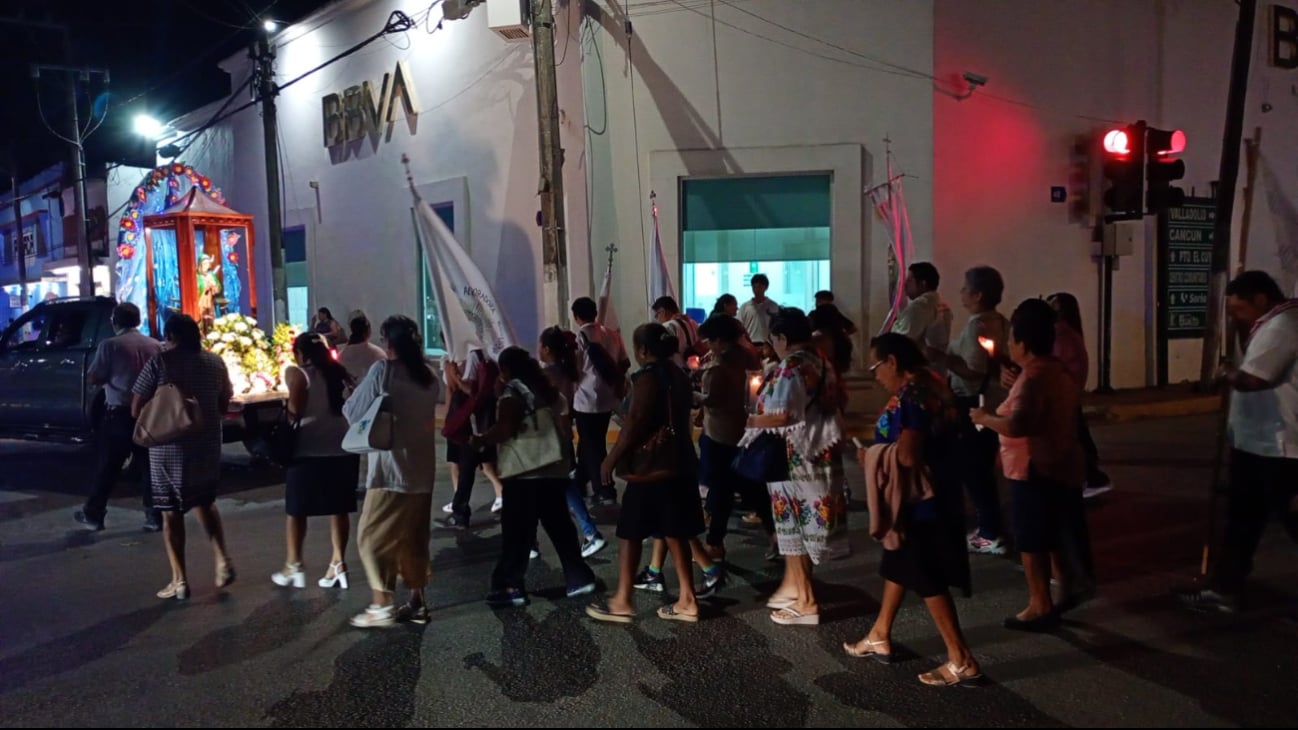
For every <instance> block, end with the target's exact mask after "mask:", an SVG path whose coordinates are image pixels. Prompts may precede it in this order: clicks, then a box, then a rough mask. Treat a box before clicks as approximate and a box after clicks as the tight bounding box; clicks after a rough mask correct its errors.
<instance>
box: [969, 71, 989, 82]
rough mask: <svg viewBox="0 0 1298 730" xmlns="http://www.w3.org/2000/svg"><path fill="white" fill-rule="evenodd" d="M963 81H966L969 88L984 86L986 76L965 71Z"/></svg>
mask: <svg viewBox="0 0 1298 730" xmlns="http://www.w3.org/2000/svg"><path fill="white" fill-rule="evenodd" d="M964 80H965V81H968V82H969V85H970V86H985V85H986V84H987V77H986V76H983V75H982V74H976V73H974V72H973V71H965V72H964Z"/></svg>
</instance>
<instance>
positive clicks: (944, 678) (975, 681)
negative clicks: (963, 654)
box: [919, 662, 983, 687]
mask: <svg viewBox="0 0 1298 730" xmlns="http://www.w3.org/2000/svg"><path fill="white" fill-rule="evenodd" d="M966 672H971V673H968V674H966ZM982 678H983V675H982V672H980V671H978V670H977V669H971V668H970V667H969V665H968V664H965V665H964V666H961V667H957V666H956V665H955V662H947V663H946V664H943V665H942V666H940V667H938V668H937V669H934V670H933V671H931V672H924V673H923V674H921V675H919V681H921V682H923V683H924V684H927V685H928V686H930V687H976V686H978V685H979V684H981V683H982Z"/></svg>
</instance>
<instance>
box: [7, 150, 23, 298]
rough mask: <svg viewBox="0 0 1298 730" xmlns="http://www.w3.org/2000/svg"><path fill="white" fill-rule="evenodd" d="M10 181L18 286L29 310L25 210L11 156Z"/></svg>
mask: <svg viewBox="0 0 1298 730" xmlns="http://www.w3.org/2000/svg"><path fill="white" fill-rule="evenodd" d="M9 181H10V184H11V185H12V186H13V192H12V195H13V204H14V256H16V257H18V284H19V286H20V287H21V289H22V298H23V299H22V302H23V303H22V309H24V310H25V309H27V251H26V250H25V249H24V248H23V208H22V200H20V199H19V195H18V161H17V159H16V158H15V157H14V156H13V154H12V152H11V154H10V155H9Z"/></svg>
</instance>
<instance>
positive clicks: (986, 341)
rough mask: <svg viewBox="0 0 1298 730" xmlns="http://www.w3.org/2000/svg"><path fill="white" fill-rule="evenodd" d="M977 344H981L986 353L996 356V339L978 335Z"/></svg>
mask: <svg viewBox="0 0 1298 730" xmlns="http://www.w3.org/2000/svg"><path fill="white" fill-rule="evenodd" d="M978 344H980V345H982V348H983V349H984V350H986V351H987V354H988V355H990V356H991V357H996V340H993V339H992V338H990V337H979V338H978Z"/></svg>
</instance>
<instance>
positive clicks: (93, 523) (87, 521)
mask: <svg viewBox="0 0 1298 730" xmlns="http://www.w3.org/2000/svg"><path fill="white" fill-rule="evenodd" d="M72 519H74V520H76V521H77V523H78V524H80V525H81V526H82V527H85V528H86V529H87V530H90V531H91V532H99V531H100V530H103V529H104V518H103V517H100V518H98V519H96V518H94V517H91V516H90V515H88V514H86V513H85V512H84V511H82V510H77V511H76V512H73V513H72Z"/></svg>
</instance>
